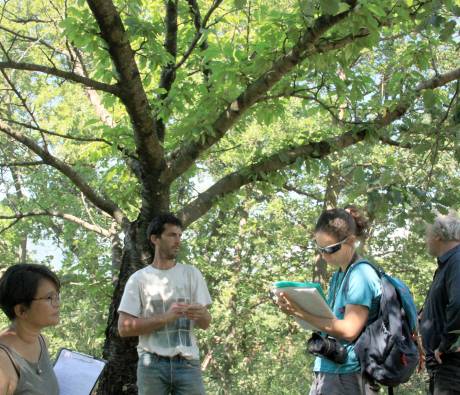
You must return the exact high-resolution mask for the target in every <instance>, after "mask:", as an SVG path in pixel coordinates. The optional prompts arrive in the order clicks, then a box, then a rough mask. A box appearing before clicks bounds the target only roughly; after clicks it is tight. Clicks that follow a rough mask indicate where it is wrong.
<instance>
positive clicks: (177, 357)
mask: <svg viewBox="0 0 460 395" xmlns="http://www.w3.org/2000/svg"><path fill="white" fill-rule="evenodd" d="M153 355H154V356H155V358H158V359H159V360H163V361H186V360H187V358H184V357H183V356H182V355H181V354H176V355H173V356H172V357H169V356H165V355H159V354H157V353H155V352H154V353H153Z"/></svg>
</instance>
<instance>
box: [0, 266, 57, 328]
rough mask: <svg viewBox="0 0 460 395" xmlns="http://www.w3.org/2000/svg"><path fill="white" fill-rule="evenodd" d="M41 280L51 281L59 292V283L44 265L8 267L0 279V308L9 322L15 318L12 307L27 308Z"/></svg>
mask: <svg viewBox="0 0 460 395" xmlns="http://www.w3.org/2000/svg"><path fill="white" fill-rule="evenodd" d="M42 280H49V281H51V282H52V283H53V284H54V285H55V286H56V288H57V290H58V291H59V290H60V289H61V282H60V281H59V279H58V277H57V276H56V274H54V273H53V272H52V271H51V270H50V269H48V268H47V267H46V266H44V265H35V264H30V263H20V264H17V265H13V266H10V267H9V268H8V269H7V270H6V271H5V273H3V276H2V278H0V308H1V309H2V310H3V312H4V313H5V314H6V316H7V317H8V318H9V319H10V320H14V319H15V318H16V314H15V312H14V306H16V305H18V304H22V305H24V306H26V307H29V306H30V304H31V303H32V301H33V299H34V298H35V296H36V294H37V289H38V286H39V284H40V281H42Z"/></svg>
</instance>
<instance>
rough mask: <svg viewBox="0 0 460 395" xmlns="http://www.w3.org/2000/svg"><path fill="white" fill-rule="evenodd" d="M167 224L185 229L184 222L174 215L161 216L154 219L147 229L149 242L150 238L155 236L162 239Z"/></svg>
mask: <svg viewBox="0 0 460 395" xmlns="http://www.w3.org/2000/svg"><path fill="white" fill-rule="evenodd" d="M165 224H171V225H176V226H178V227H179V228H181V229H183V228H184V226H183V225H182V221H181V220H180V219H179V218H177V217H176V216H175V215H174V214H172V213H163V214H159V215H157V216H156V217H154V218H153V219H152V221H151V222H150V224H149V226H148V227H147V240H148V241H150V236H152V235H155V236H157V237H160V236H161V234H162V233H163V232H164V230H165Z"/></svg>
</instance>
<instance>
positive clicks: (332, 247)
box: [316, 236, 348, 255]
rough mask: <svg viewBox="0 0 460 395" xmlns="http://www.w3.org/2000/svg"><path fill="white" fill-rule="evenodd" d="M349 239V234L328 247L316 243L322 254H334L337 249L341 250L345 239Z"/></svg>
mask: <svg viewBox="0 0 460 395" xmlns="http://www.w3.org/2000/svg"><path fill="white" fill-rule="evenodd" d="M347 239H348V236H347V237H345V238H344V239H343V240H342V241H339V242H338V243H335V244H331V245H329V246H326V247H320V246H319V245H318V244H316V248H317V249H318V251H319V253H320V254H328V255H330V254H333V253H335V252H337V251H339V250H340V249H341V248H342V244H343V243H345V241H347Z"/></svg>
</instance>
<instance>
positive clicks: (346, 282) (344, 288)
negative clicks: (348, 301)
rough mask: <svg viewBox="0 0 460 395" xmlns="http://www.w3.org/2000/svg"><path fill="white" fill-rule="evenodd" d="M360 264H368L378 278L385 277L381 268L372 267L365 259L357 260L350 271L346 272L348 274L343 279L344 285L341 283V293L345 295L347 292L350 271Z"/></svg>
mask: <svg viewBox="0 0 460 395" xmlns="http://www.w3.org/2000/svg"><path fill="white" fill-rule="evenodd" d="M361 263H366V264H368V265H369V266H370V267H372V268H373V269H374V270H375V272H376V273H377V275H378V276H379V278H380V279H381V278H382V277H383V276H384V275H385V272H384V271H383V269H382V268H380V267H379V266H377V265H374V264H373V263H371V262H369V261H368V260H366V259H359V260H357V261H356V262H354V263H353V264H352V265H351V266H350V269H349V270H348V273H347V276H346V278H345V279H344V283H343V292H344V293H345V294H346V293H347V292H348V283H349V281H350V273H351V271H352V270H353V269H354V268H355V267H356V266H358V265H360V264H361Z"/></svg>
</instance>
